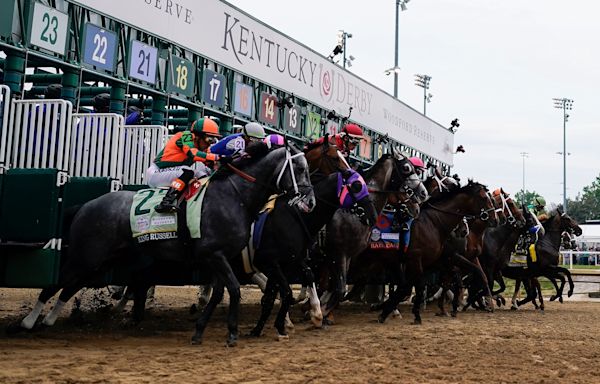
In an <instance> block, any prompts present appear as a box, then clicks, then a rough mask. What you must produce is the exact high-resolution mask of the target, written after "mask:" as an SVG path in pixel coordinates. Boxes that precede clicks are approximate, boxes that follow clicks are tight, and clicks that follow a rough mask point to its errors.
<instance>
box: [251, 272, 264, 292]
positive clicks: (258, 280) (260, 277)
mask: <svg viewBox="0 0 600 384" xmlns="http://www.w3.org/2000/svg"><path fill="white" fill-rule="evenodd" d="M250 280H252V282H253V283H254V284H256V285H258V288H260V291H261V292H263V293H264V292H265V289H266V288H267V276H265V274H264V273H262V272H256V273H255V274H253V275H252V277H251V278H250Z"/></svg>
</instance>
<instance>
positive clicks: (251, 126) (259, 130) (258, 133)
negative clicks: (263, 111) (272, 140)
mask: <svg viewBox="0 0 600 384" xmlns="http://www.w3.org/2000/svg"><path fill="white" fill-rule="evenodd" d="M243 132H244V135H246V136H248V137H251V138H254V139H261V140H262V139H264V138H265V136H267V134H266V133H265V129H264V128H263V126H262V125H260V124H258V123H254V122H252V123H248V124H246V125H245V126H244V131H243Z"/></svg>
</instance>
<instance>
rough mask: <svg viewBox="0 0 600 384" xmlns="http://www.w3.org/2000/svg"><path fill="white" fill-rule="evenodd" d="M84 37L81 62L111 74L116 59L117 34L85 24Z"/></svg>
mask: <svg viewBox="0 0 600 384" xmlns="http://www.w3.org/2000/svg"><path fill="white" fill-rule="evenodd" d="M84 36H85V40H84V49H83V62H84V63H86V64H89V65H92V66H94V67H96V68H101V69H105V70H107V71H110V72H113V71H114V69H115V62H116V60H115V58H116V57H117V34H116V33H114V32H113V31H109V30H106V29H104V28H100V27H98V26H96V25H94V24H90V23H87V24H86V25H85V32H84Z"/></svg>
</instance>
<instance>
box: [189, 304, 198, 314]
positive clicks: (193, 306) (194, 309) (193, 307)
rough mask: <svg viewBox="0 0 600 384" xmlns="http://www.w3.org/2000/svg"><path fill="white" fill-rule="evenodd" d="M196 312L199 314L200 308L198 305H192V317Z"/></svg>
mask: <svg viewBox="0 0 600 384" xmlns="http://www.w3.org/2000/svg"><path fill="white" fill-rule="evenodd" d="M196 312H198V306H197V305H196V304H192V305H191V306H190V315H194V314H196Z"/></svg>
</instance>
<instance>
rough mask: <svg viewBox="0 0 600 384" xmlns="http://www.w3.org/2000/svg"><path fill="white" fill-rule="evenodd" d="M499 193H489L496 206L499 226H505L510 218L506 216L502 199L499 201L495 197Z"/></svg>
mask: <svg viewBox="0 0 600 384" xmlns="http://www.w3.org/2000/svg"><path fill="white" fill-rule="evenodd" d="M497 191H498V190H495V191H494V192H488V194H489V196H490V199H491V200H492V203H493V204H494V207H495V208H496V211H495V212H496V216H497V217H498V224H499V225H504V224H506V223H507V222H508V217H507V216H506V212H505V207H504V204H503V202H502V199H498V198H497V196H496V195H495V193H496V192H497Z"/></svg>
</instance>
